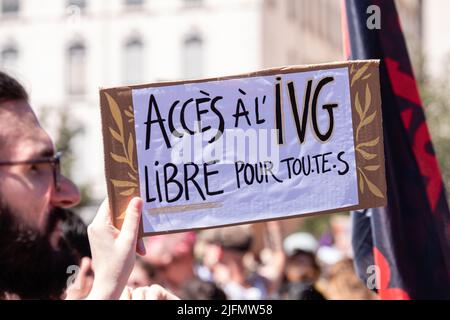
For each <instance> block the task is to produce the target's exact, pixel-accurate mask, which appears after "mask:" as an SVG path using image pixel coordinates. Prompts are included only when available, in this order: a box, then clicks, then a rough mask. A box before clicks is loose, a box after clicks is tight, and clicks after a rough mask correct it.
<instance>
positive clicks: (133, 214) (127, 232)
mask: <svg viewBox="0 0 450 320" xmlns="http://www.w3.org/2000/svg"><path fill="white" fill-rule="evenodd" d="M141 211H142V199H141V198H139V197H134V198H133V199H131V201H130V202H129V203H128V207H127V209H126V210H125V219H124V221H123V225H122V230H121V231H120V234H119V239H120V238H122V239H127V240H128V241H129V240H131V241H133V242H134V243H135V241H136V240H137V235H138V233H139V223H140V221H141Z"/></svg>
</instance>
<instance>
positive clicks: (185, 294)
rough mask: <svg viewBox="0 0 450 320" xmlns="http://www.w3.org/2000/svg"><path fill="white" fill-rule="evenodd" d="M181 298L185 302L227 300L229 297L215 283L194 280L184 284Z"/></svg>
mask: <svg viewBox="0 0 450 320" xmlns="http://www.w3.org/2000/svg"><path fill="white" fill-rule="evenodd" d="M180 298H181V299H184V300H227V296H226V294H225V292H223V290H221V289H220V288H219V287H218V286H217V285H216V284H215V283H214V282H209V281H205V280H201V279H199V278H193V279H191V280H189V281H187V282H185V283H184V284H183V286H182V287H181V291H180Z"/></svg>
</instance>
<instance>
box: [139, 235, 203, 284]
mask: <svg viewBox="0 0 450 320" xmlns="http://www.w3.org/2000/svg"><path fill="white" fill-rule="evenodd" d="M195 239H196V236H195V232H183V233H175V234H169V235H156V236H152V237H148V238H147V239H145V241H146V247H147V254H146V255H145V256H144V257H143V260H144V261H145V262H146V263H149V264H150V265H152V266H153V267H154V270H155V279H156V281H157V282H158V283H160V284H162V285H163V286H164V287H166V288H168V289H169V290H171V291H173V292H176V293H178V292H180V290H181V287H182V286H183V285H184V283H186V282H187V281H190V280H192V279H194V278H196V277H197V274H196V264H195V258H194V243H195Z"/></svg>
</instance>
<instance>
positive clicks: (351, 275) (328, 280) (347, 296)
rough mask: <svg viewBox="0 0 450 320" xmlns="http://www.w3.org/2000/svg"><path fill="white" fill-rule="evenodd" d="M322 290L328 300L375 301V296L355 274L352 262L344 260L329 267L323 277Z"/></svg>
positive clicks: (347, 259)
mask: <svg viewBox="0 0 450 320" xmlns="http://www.w3.org/2000/svg"><path fill="white" fill-rule="evenodd" d="M324 278H325V279H324V284H323V290H324V294H325V296H326V297H327V299H330V300H375V299H378V297H377V295H376V294H375V293H374V292H372V291H371V290H369V289H368V288H367V287H366V286H365V285H364V283H363V282H361V280H360V279H359V278H358V276H357V275H356V273H355V270H354V267H353V262H352V260H351V259H349V258H345V259H342V260H340V261H339V262H337V263H336V264H334V265H333V266H331V267H330V269H329V271H328V273H327V274H326V275H325V277H324Z"/></svg>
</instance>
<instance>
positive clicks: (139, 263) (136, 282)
mask: <svg viewBox="0 0 450 320" xmlns="http://www.w3.org/2000/svg"><path fill="white" fill-rule="evenodd" d="M155 280H156V279H155V268H154V267H153V266H152V265H151V264H150V263H148V262H146V261H144V259H142V258H141V257H137V258H136V262H135V263H134V267H133V271H131V274H130V277H129V278H128V283H127V286H128V287H130V288H138V287H146V286H150V285H152V284H153V283H155Z"/></svg>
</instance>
